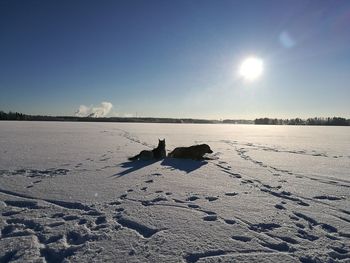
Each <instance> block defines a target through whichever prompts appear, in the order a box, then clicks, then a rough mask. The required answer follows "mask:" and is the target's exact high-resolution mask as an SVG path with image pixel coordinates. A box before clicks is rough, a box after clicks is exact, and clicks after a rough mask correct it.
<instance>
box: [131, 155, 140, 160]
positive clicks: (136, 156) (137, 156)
mask: <svg viewBox="0 0 350 263" xmlns="http://www.w3.org/2000/svg"><path fill="white" fill-rule="evenodd" d="M139 157H140V154H137V155H135V156H133V157H129V158H128V160H129V161H136V160H137V159H138V158H139Z"/></svg>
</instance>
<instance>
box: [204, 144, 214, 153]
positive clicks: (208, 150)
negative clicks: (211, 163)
mask: <svg viewBox="0 0 350 263" xmlns="http://www.w3.org/2000/svg"><path fill="white" fill-rule="evenodd" d="M202 147H203V150H204V152H205V153H213V151H212V150H211V149H210V147H209V145H208V144H202Z"/></svg>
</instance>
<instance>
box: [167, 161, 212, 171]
mask: <svg viewBox="0 0 350 263" xmlns="http://www.w3.org/2000/svg"><path fill="white" fill-rule="evenodd" d="M207 163H208V162H207V161H205V160H201V161H194V160H189V159H177V158H165V159H163V161H162V162H161V165H162V166H167V167H171V169H172V170H175V169H176V170H181V171H184V172H186V173H190V172H193V171H194V170H197V169H198V168H200V167H202V166H203V165H205V164H207Z"/></svg>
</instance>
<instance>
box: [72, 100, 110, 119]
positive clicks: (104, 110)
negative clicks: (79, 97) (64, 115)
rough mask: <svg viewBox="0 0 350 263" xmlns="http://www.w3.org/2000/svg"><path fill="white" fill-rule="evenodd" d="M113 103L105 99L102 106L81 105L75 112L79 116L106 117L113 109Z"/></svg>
mask: <svg viewBox="0 0 350 263" xmlns="http://www.w3.org/2000/svg"><path fill="white" fill-rule="evenodd" d="M112 108H113V104H112V103H110V102H106V101H103V102H101V105H100V106H96V107H94V106H93V105H91V106H85V105H80V106H79V109H78V110H77V111H76V112H75V116H78V117H95V118H99V117H106V116H107V115H108V114H109V113H110V112H111V110H112Z"/></svg>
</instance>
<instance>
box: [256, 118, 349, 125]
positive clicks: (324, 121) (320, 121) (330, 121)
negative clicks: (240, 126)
mask: <svg viewBox="0 0 350 263" xmlns="http://www.w3.org/2000/svg"><path fill="white" fill-rule="evenodd" d="M254 124H269V125H330V126H350V119H345V118H341V117H333V118H329V117H328V118H318V117H315V118H308V119H306V120H303V119H300V118H295V119H270V118H260V119H255V120H254Z"/></svg>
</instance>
